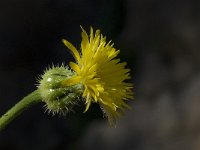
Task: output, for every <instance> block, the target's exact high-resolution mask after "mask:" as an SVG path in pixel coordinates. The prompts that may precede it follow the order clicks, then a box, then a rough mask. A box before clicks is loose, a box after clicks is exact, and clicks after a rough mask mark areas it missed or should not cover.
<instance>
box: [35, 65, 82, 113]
mask: <svg viewBox="0 0 200 150" xmlns="http://www.w3.org/2000/svg"><path fill="white" fill-rule="evenodd" d="M74 75H75V73H74V72H72V71H71V70H69V69H68V68H67V67H64V66H61V67H54V66H53V67H52V68H50V69H48V70H47V71H45V73H44V74H43V75H42V76H41V79H40V80H39V86H38V89H39V91H40V93H41V97H42V98H43V101H44V102H45V103H46V105H45V106H46V109H47V110H48V112H52V113H53V114H55V113H58V114H63V115H65V114H66V112H68V111H69V110H71V109H72V107H73V106H74V105H75V104H77V102H78V100H79V96H80V95H81V93H83V87H82V85H81V84H76V85H73V86H63V85H62V84H61V82H62V81H63V80H66V79H69V78H71V77H72V76H74Z"/></svg>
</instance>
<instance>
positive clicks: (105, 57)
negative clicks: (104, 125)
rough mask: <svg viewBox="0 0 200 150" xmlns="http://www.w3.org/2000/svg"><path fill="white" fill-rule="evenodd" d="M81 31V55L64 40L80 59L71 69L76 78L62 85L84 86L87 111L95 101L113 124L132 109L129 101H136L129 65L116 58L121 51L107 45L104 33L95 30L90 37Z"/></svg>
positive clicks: (77, 58)
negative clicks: (128, 109) (130, 80)
mask: <svg viewBox="0 0 200 150" xmlns="http://www.w3.org/2000/svg"><path fill="white" fill-rule="evenodd" d="M81 29H82V42H81V52H78V50H77V49H76V48H75V47H74V46H73V45H72V44H71V43H70V42H68V41H67V40H64V39H63V42H64V44H65V45H66V46H67V47H68V48H69V49H70V50H71V51H72V53H73V56H74V58H75V59H76V63H74V62H70V67H71V68H72V69H73V70H74V71H75V73H76V75H75V76H73V77H72V78H70V79H66V80H64V81H63V82H62V84H63V85H64V86H71V85H75V84H77V83H81V84H82V85H83V86H84V92H83V97H84V98H85V102H86V109H85V111H87V110H88V108H89V107H90V105H91V102H95V103H99V105H100V106H101V108H102V110H103V112H105V114H106V116H107V117H108V120H109V123H110V124H111V125H113V124H115V122H116V120H117V119H118V117H119V116H120V114H121V113H122V112H123V111H124V109H125V108H130V107H129V106H128V105H127V104H126V102H125V101H126V100H128V99H131V98H133V92H132V87H133V85H132V84H131V83H126V82H125V80H126V79H130V75H129V71H130V69H126V68H125V66H126V63H125V62H123V63H121V62H120V59H116V56H117V55H118V54H119V52H120V51H119V50H116V49H115V48H114V47H113V45H114V44H112V43H111V41H109V42H108V43H106V37H104V36H103V35H102V34H101V33H100V30H97V31H96V32H95V34H94V33H93V29H92V27H91V29H90V35H89V36H88V35H87V33H86V31H85V30H84V29H83V28H81Z"/></svg>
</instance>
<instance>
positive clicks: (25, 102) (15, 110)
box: [0, 90, 42, 131]
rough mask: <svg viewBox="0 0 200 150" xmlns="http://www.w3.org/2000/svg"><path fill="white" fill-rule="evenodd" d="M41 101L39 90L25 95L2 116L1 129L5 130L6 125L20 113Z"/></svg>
mask: <svg viewBox="0 0 200 150" xmlns="http://www.w3.org/2000/svg"><path fill="white" fill-rule="evenodd" d="M39 102H42V100H41V96H40V93H39V91H38V90H36V91H34V92H32V93H30V94H29V95H28V96H26V97H24V98H23V99H22V100H21V101H19V102H18V103H17V104H16V105H15V106H13V107H12V108H11V109H10V110H8V111H7V112H6V113H5V114H4V115H3V116H2V117H1V118H0V131H1V130H3V129H4V128H5V127H6V125H8V124H9V123H10V122H11V121H12V120H13V119H15V118H16V117H17V116H18V115H20V114H21V113H22V112H23V111H24V110H25V109H27V108H28V107H29V106H31V105H33V104H37V103H39Z"/></svg>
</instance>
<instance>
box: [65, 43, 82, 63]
mask: <svg viewBox="0 0 200 150" xmlns="http://www.w3.org/2000/svg"><path fill="white" fill-rule="evenodd" d="M62 41H63V43H64V44H65V46H67V47H68V48H69V49H70V50H71V51H72V53H73V55H74V58H75V59H76V60H77V62H79V61H80V55H79V52H78V51H77V49H76V48H75V47H74V46H73V45H72V44H71V43H70V42H69V41H67V40H65V39H63V40H62Z"/></svg>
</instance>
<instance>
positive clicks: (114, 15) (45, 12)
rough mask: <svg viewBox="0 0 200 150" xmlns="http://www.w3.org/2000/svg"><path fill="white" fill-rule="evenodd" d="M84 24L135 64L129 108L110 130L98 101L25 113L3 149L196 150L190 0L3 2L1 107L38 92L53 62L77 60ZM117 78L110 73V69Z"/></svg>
mask: <svg viewBox="0 0 200 150" xmlns="http://www.w3.org/2000/svg"><path fill="white" fill-rule="evenodd" d="M80 25H82V26H83V27H84V28H85V29H86V30H87V31H88V30H89V27H90V26H93V27H94V28H95V29H97V28H100V29H101V31H102V32H103V34H104V35H106V36H107V39H108V40H110V39H112V40H113V42H114V43H115V47H116V48H119V49H121V53H120V58H121V60H122V61H127V62H128V67H129V68H131V69H132V72H131V73H132V75H133V79H132V81H133V83H134V86H135V87H134V92H135V99H134V100H133V101H131V102H130V105H131V106H132V107H133V109H132V110H128V111H127V112H126V113H125V116H124V117H123V118H121V119H120V120H119V122H118V123H117V128H111V127H110V126H109V125H108V123H107V120H106V119H102V113H101V110H100V109H99V107H98V105H95V104H94V105H93V106H94V107H91V109H90V110H89V111H88V112H87V113H85V114H83V113H82V112H83V110H84V105H80V106H77V107H76V108H75V113H73V112H72V113H69V114H68V115H67V116H66V117H59V116H53V117H52V115H48V114H47V113H44V108H42V107H43V104H38V105H36V106H34V107H31V108H30V109H29V110H27V111H25V112H24V113H23V114H22V115H21V116H20V117H18V118H17V119H15V120H14V121H13V122H12V123H10V124H9V125H8V126H7V128H6V129H5V130H3V131H2V132H1V133H0V149H1V150H27V149H28V150H61V149H86V150H88V149H96V150H101V149H105V150H133V149H134V150H160V149H162V150H179V149H181V150H199V149H200V108H199V107H200V71H199V68H200V67H199V65H200V59H199V55H200V5H199V3H198V1H192V0H190V1H189V0H186V1H181V0H101V1H94V0H32V1H30V0H1V1H0V114H3V113H5V112H6V111H7V110H8V109H9V108H10V107H12V106H13V105H14V104H15V103H17V102H18V101H19V100H20V99H21V98H23V97H24V96H25V95H27V94H28V93H30V92H32V91H33V90H35V89H36V86H35V84H36V83H37V82H36V77H37V76H38V75H39V74H42V73H43V70H44V69H45V68H46V67H47V66H48V65H49V64H52V63H54V64H61V63H62V62H65V63H66V64H67V63H68V62H69V61H70V60H73V58H72V56H71V54H70V52H69V50H67V48H66V47H65V46H64V45H63V44H62V42H61V39H62V38H66V39H68V40H69V41H71V42H72V43H73V44H74V45H75V46H77V47H79V46H80V41H81V36H80V32H81V29H80ZM113 75H114V73H113Z"/></svg>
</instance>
